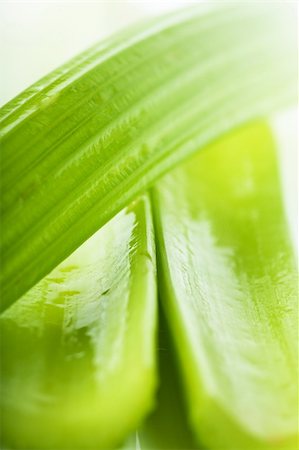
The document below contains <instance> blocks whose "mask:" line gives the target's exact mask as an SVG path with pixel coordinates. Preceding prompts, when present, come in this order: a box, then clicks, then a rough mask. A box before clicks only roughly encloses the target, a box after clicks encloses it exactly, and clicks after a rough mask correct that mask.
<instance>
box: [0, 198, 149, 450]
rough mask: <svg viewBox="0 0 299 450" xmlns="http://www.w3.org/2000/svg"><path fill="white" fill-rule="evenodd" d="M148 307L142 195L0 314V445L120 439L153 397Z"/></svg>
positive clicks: (104, 443)
mask: <svg viewBox="0 0 299 450" xmlns="http://www.w3.org/2000/svg"><path fill="white" fill-rule="evenodd" d="M156 313H157V312H156V268H155V253H154V239H153V229H152V220H151V211H150V202H149V199H148V198H147V197H143V198H142V199H141V200H138V201H136V202H135V203H134V204H133V205H132V206H130V207H128V208H126V209H125V210H123V211H122V212H120V213H119V214H118V215H117V216H116V217H115V218H113V219H112V221H110V222H109V223H108V224H107V225H106V226H105V227H103V228H102V229H101V230H100V231H99V232H97V233H96V234H95V235H94V236H92V237H91V238H90V239H89V240H88V241H87V242H86V243H85V244H84V245H83V246H81V247H80V248H79V249H78V250H77V251H76V252H75V253H73V254H72V255H71V256H70V257H69V258H68V259H67V260H65V261H64V262H63V263H62V264H60V265H59V266H58V267H57V268H56V269H55V270H53V271H52V272H51V273H50V274H49V275H48V276H47V277H46V278H44V279H42V280H41V281H40V283H38V284H37V285H36V286H35V287H34V288H33V289H31V290H30V291H29V292H28V293H27V294H26V295H25V296H23V297H22V298H21V299H20V300H19V301H18V302H16V303H15V304H14V305H13V306H12V307H10V308H9V309H7V310H6V311H5V313H3V314H2V315H1V316H0V326H1V356H2V367H1V368H2V371H1V434H2V436H1V441H2V444H3V445H4V446H5V445H6V446H7V448H9V449H13V448H17V449H29V448H30V449H36V450H37V449H38V450H43V449H49V450H50V449H51V450H53V449H55V450H59V449H61V450H67V449H69V450H74V449H95V448H97V449H108V448H114V447H115V446H117V445H119V444H120V443H121V442H122V441H123V440H124V439H125V438H126V436H127V434H128V433H130V432H132V431H133V430H134V429H136V427H137V426H139V424H140V422H141V420H142V419H143V417H144V415H145V414H147V413H148V412H149V411H150V410H151V408H152V407H153V404H154V402H153V396H154V391H155V387H156V362H155V350H156V349H155V340H156V339H155V330H156ZM2 448H3V447H2Z"/></svg>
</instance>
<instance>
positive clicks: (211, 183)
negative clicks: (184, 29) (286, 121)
mask: <svg viewBox="0 0 299 450" xmlns="http://www.w3.org/2000/svg"><path fill="white" fill-rule="evenodd" d="M178 186H179V188H178ZM153 200H154V203H153V207H154V212H155V217H156V224H157V227H156V231H157V237H158V243H159V246H158V249H159V250H160V261H161V271H160V277H161V279H162V284H163V286H164V288H163V294H162V295H161V297H162V301H163V305H164V308H165V312H166V316H167V318H168V320H169V323H170V326H171V329H172V333H173V339H174V341H175V344H176V348H177V351H178V355H179V359H180V364H181V368H182V373H183V378H184V382H185V389H186V395H187V397H188V406H189V411H190V420H191V423H192V425H193V428H194V432H195V433H196V434H197V436H198V438H199V439H201V440H202V442H203V443H204V444H205V445H207V446H208V448H210V449H215V450H218V449H219V448H223V449H232V448H240V449H241V448H242V449H244V450H245V449H248V450H252V449H253V448H254V449H259V450H260V449H284V450H286V449H290V450H293V449H294V448H295V447H296V442H297V438H298V429H297V426H298V424H297V401H296V399H297V396H298V391H297V386H298V385H297V380H298V373H297V371H298V368H297V357H298V355H297V350H296V346H297V337H296V334H297V329H298V328H297V327H298V320H297V312H296V298H297V295H298V289H297V275H296V264H295V257H294V252H293V248H292V244H291V241H290V238H289V230H288V227H287V223H286V219H285V215H284V210H283V206H282V200H281V192H280V183H279V178H278V169H277V161H276V154H275V144H274V141H273V138H272V135H271V132H270V130H269V128H268V127H267V126H266V125H265V124H253V125H248V126H247V127H245V128H243V129H240V130H239V131H235V132H234V133H232V134H231V135H228V136H227V137H226V138H222V139H221V141H220V142H219V143H216V144H214V145H211V146H210V147H208V148H206V149H205V151H204V152H202V153H200V154H199V155H197V156H196V157H195V158H193V159H191V160H190V162H189V161H188V162H187V163H186V164H185V165H184V166H181V167H180V168H178V169H176V170H175V171H173V172H171V174H169V175H166V177H165V178H163V179H162V180H161V181H160V182H158V184H157V186H155V188H154V190H153Z"/></svg>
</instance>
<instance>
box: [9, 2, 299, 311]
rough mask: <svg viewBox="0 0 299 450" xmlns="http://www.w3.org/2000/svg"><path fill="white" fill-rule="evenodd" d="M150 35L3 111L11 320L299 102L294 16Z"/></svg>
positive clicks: (202, 19) (96, 55) (136, 33)
mask: <svg viewBox="0 0 299 450" xmlns="http://www.w3.org/2000/svg"><path fill="white" fill-rule="evenodd" d="M216 9H217V8H216ZM140 28H141V29H142V31H140ZM140 28H139V27H138V26H137V27H136V28H134V29H133V31H132V32H125V33H123V34H122V35H121V36H120V37H116V38H113V39H111V41H110V43H109V42H106V43H104V45H102V44H100V45H99V46H96V47H95V48H93V49H92V50H90V51H88V52H87V53H86V54H84V55H81V56H80V57H79V58H77V59H76V60H75V61H73V62H72V63H70V64H69V65H67V66H65V67H64V68H62V69H60V70H58V71H57V72H55V73H54V74H52V75H50V76H49V77H47V78H46V79H44V80H42V82H39V83H37V84H36V85H35V86H33V87H32V88H29V89H28V90H27V91H26V92H25V93H24V94H22V95H20V96H19V97H17V98H16V99H15V100H14V101H12V102H10V103H9V104H8V105H7V106H6V107H4V108H2V109H1V112H0V116H1V134H2V139H1V152H0V155H1V186H0V187H1V192H2V202H1V222H2V230H1V248H0V251H1V257H2V263H3V264H2V273H1V308H2V309H5V307H7V306H9V305H10V304H11V303H12V302H13V301H15V300H16V299H17V298H19V297H20V296H21V295H23V294H24V292H25V291H26V290H28V289H29V288H30V287H31V286H33V285H34V284H35V283H36V282H37V281H38V280H39V279H41V278H42V277H43V276H45V275H46V274H47V273H49V272H50V270H52V269H53V268H54V267H55V266H56V265H57V264H58V263H60V262H61V261H62V260H63V259H64V258H66V257H67V256H68V255H69V254H70V253H71V252H72V251H74V250H75V249H76V248H77V247H78V246H79V245H80V244H82V243H83V242H84V241H85V240H86V239H87V238H88V237H89V236H90V235H91V234H92V233H94V232H95V231H96V230H97V229H98V228H99V227H101V226H102V225H103V224H104V223H105V222H107V221H108V220H109V219H110V218H111V217H113V215H114V214H116V213H117V212H118V211H119V210H120V209H121V208H123V207H124V206H125V205H126V204H128V203H129V202H130V201H131V200H132V199H134V198H135V197H136V195H138V194H139V193H140V192H141V191H142V190H143V189H144V188H145V187H147V186H149V184H150V183H152V182H153V181H154V180H156V179H157V178H158V177H159V176H160V175H162V174H163V173H164V172H166V171H167V170H168V169H170V168H171V167H173V166H174V165H175V164H177V163H178V162H180V161H182V159H184V158H185V157H186V156H188V155H189V154H191V153H193V152H195V151H196V150H198V149H199V148H201V147H203V146H204V145H206V144H207V143H208V142H210V141H211V140H213V139H215V138H216V137H217V136H219V135H221V134H222V133H223V132H224V131H226V130H228V129H230V128H232V127H234V126H235V125H236V124H240V123H242V122H244V121H245V120H247V119H248V118H252V117H255V116H256V115H259V114H264V113H267V112H269V111H272V110H273V108H274V109H275V108H279V107H281V105H284V104H285V103H288V102H289V100H292V99H294V98H295V96H296V81H297V78H296V75H297V72H296V58H295V56H294V55H295V54H296V47H295V44H296V35H295V33H294V31H295V30H294V19H293V16H292V11H291V10H290V11H288V8H284V7H283V6H281V5H280V6H279V5H278V6H277V5H274V6H273V5H272V6H271V5H266V6H265V7H264V8H263V7H262V8H260V7H259V6H258V5H255V6H254V7H253V6H252V5H251V6H250V7H247V6H246V5H244V4H243V5H240V6H236V5H234V6H232V7H230V8H228V9H225V8H224V9H221V8H220V10H219V11H218V10H217V11H215V12H213V13H211V14H206V15H204V16H202V10H201V8H196V7H195V8H194V9H191V10H190V11H184V12H180V13H177V14H174V15H171V16H170V17H169V18H163V19H159V20H157V22H155V21H152V22H151V23H150V24H149V25H148V26H144V27H143V26H142V27H140ZM281 61H283V64H282V63H281Z"/></svg>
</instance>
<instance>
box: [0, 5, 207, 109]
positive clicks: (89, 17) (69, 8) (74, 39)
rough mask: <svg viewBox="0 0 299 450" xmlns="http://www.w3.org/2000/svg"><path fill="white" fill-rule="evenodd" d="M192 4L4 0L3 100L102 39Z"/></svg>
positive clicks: (0, 32)
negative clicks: (140, 21) (158, 15)
mask: <svg viewBox="0 0 299 450" xmlns="http://www.w3.org/2000/svg"><path fill="white" fill-rule="evenodd" d="M188 3H192V2H188V1H186V0H185V1H184V0H166V1H165V0H160V1H159V0H152V1H142V0H135V1H130V0H120V1H117V0H110V1H101V0H97V1H83V0H82V1H76V0H73V1H68V0H66V1H63V0H62V1H55V0H51V1H43V0H40V1H39V0H37V1H4V2H3V1H1V2H0V18H1V19H0V20H1V26H0V43H1V44H0V45H1V48H0V60H1V71H0V77H1V79H0V86H1V88H0V89H1V92H0V105H3V104H4V103H6V102H7V101H9V100H10V99H11V98H13V97H14V96H15V95H17V94H18V93H19V92H21V91H22V90H23V89H25V88H26V87H28V86H29V85H30V84H32V83H34V82H35V81H37V80H38V79H39V78H41V77H42V76H44V75H45V74H47V73H48V72H50V71H51V70H53V69H55V68H56V67H57V66H59V65H61V64H63V63H64V62H66V61H67V60H68V59H69V58H71V57H72V56H75V55H76V54H77V53H79V52H81V51H82V50H85V49H86V48H87V47H89V46H91V45H92V44H94V43H96V42H97V41H99V40H101V39H103V38H105V37H107V36H109V35H111V34H113V33H114V32H116V31H119V30H120V29H122V28H124V27H126V26H128V25H130V24H131V23H134V22H137V21H138V20H142V19H146V18H147V17H151V16H154V15H157V14H160V13H162V12H165V11H169V10H173V9H176V8H180V7H183V6H186V5H188ZM193 3H199V0H198V1H197V2H193Z"/></svg>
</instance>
